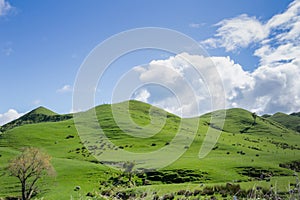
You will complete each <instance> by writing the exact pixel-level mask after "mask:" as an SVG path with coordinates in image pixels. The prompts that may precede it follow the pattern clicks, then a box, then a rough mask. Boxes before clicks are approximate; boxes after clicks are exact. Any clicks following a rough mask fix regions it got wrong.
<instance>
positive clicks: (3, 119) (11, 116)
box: [0, 109, 24, 126]
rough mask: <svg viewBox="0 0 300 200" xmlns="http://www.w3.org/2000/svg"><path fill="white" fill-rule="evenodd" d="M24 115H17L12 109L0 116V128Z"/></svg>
mask: <svg viewBox="0 0 300 200" xmlns="http://www.w3.org/2000/svg"><path fill="white" fill-rule="evenodd" d="M23 114H24V113H18V112H17V111H16V110H14V109H9V110H8V111H7V112H6V113H3V114H0V126H2V125H4V124H6V123H8V122H10V121H12V120H15V119H17V118H19V117H21V116H22V115H23Z"/></svg>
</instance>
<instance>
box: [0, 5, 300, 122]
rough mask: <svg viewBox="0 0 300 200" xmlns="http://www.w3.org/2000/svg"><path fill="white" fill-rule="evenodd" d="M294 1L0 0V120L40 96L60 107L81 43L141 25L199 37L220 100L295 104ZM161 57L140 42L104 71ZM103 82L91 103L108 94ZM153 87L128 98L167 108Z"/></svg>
mask: <svg viewBox="0 0 300 200" xmlns="http://www.w3.org/2000/svg"><path fill="white" fill-rule="evenodd" d="M299 7H300V6H299V1H287V0H264V1H261V0H252V1H240V0H224V1H219V0H212V1H198V0H195V1H193V0H190V1H171V0H166V1H158V0H154V1H138V0H131V1H96V0H91V1H84V0H78V1H71V0H63V1H55V0H43V1H38V0H35V1H33V0H28V1H19V0H0V70H1V79H0V85H1V87H0V89H1V90H0V91H1V98H0V105H1V106H0V125H1V124H3V123H5V122H7V121H9V120H12V119H14V118H16V117H18V116H20V115H21V114H22V113H25V112H28V111H30V110H32V109H33V108H35V107H37V106H40V105H43V106H46V107H48V108H50V109H52V110H54V111H56V112H59V113H68V112H70V111H71V110H72V88H73V85H74V82H75V79H76V74H77V72H78V70H79V67H80V65H81V64H82V62H83V60H84V58H85V57H86V56H87V55H88V54H89V52H90V51H91V50H92V49H93V48H94V47H95V46H96V45H98V44H99V43H100V42H102V41H104V40H105V39H107V38H108V37H110V36H112V35H114V34H118V33H119V32H122V31H126V30H129V29H133V28H141V27H162V28H169V29H174V30H176V31H179V32H182V33H184V34H186V35H188V36H189V37H191V38H193V39H194V40H196V41H198V42H199V44H201V45H203V46H204V47H205V48H206V50H207V52H208V53H209V55H210V56H211V57H212V60H213V61H214V62H215V63H218V64H217V65H219V66H218V69H220V70H221V71H223V72H222V73H223V75H224V80H225V79H226V81H227V82H228V83H229V84H227V85H225V88H226V94H227V97H226V98H227V105H228V106H227V107H244V108H246V109H249V110H253V111H256V112H259V113H274V112H277V111H282V112H292V111H299V110H300V100H299V101H298V95H299V98H300V94H299V92H298V91H299V89H300V88H299V87H298V84H295V82H293V81H295V80H297V75H299V68H300V64H299V61H298V60H297V59H299V57H298V58H297V56H298V55H300V53H299V51H300V50H299V48H297V47H298V46H299V43H300V42H299V40H300V39H299V38H300V37H299V33H298V32H300V28H299V26H300V23H299V22H300V19H299V13H300V11H299V10H300V9H299ZM297 30H299V31H298V32H297ZM288 35H291V36H290V37H284V36H288ZM267 47H268V48H267ZM283 49H288V50H289V52H287V50H283ZM278 55H283V58H280V60H276V58H278ZM288 55H292V56H288ZM170 59H171V58H168V57H162V56H161V52H147V51H145V52H143V53H137V54H136V55H132V56H130V55H129V56H128V57H127V58H123V59H120V60H119V61H118V62H116V63H115V66H116V67H115V68H114V69H113V70H112V71H111V73H112V74H119V75H122V73H123V72H124V71H126V70H128V69H130V68H132V67H135V66H139V65H145V64H147V63H148V64H149V63H150V62H151V61H152V60H160V61H161V62H166V63H167V64H168V60H170ZM175 59H176V57H175ZM167 64H166V65H167ZM118 67H119V68H118ZM171 67H174V66H171ZM222 73H221V76H222ZM228 74H230V75H228ZM278 74H279V75H280V76H279V75H278ZM225 75H226V76H225ZM108 77H109V75H108ZM266 77H267V78H266ZM117 78H118V77H117V76H116V79H117ZM273 86H274V87H273ZM266 88H268V89H266ZM270 88H271V89H270ZM274 88H276V90H275V89H274ZM287 88H288V89H287ZM110 89H111V88H110V87H108V88H107V91H103V93H101V94H100V95H98V99H97V102H99V103H101V102H109V101H110V95H109V93H110V92H109V90H110ZM150 90H151V91H150ZM154 90H155V89H153V88H152V89H149V88H148V89H147V88H146V89H142V90H140V91H137V94H136V98H137V99H140V100H143V101H146V102H149V103H153V104H156V105H158V106H161V107H163V108H166V109H168V110H169V111H171V112H174V113H177V111H176V110H172V108H170V106H168V99H170V98H168V99H166V97H161V99H159V97H160V96H155V95H158V94H159V91H154ZM273 90H274V91H273ZM138 92H140V93H141V94H144V95H146V96H143V97H141V96H140V95H139V94H138ZM160 95H161V94H160ZM183 95H184V94H183ZM162 96H163V95H162ZM150 97H151V98H150ZM170 102H172V101H170ZM170 102H169V103H170ZM267 104H268V105H267ZM191 109H193V108H192V107H191ZM190 114H191V113H190ZM187 115H189V113H188V114H187Z"/></svg>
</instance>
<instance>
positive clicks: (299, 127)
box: [267, 112, 300, 133]
mask: <svg viewBox="0 0 300 200" xmlns="http://www.w3.org/2000/svg"><path fill="white" fill-rule="evenodd" d="M267 118H268V119H271V120H273V121H275V122H278V123H280V124H282V125H284V126H285V127H287V128H289V129H292V130H294V131H297V132H299V133H300V113H292V114H290V115H288V114H285V113H280V112H278V113H275V114H274V115H269V116H267Z"/></svg>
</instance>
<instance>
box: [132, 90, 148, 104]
mask: <svg viewBox="0 0 300 200" xmlns="http://www.w3.org/2000/svg"><path fill="white" fill-rule="evenodd" d="M150 96H151V94H150V93H149V92H148V90H146V89H142V90H141V91H138V92H137V93H136V94H135V95H134V99H135V100H138V101H143V102H145V103H148V99H149V97H150Z"/></svg>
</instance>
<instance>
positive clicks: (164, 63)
mask: <svg viewBox="0 0 300 200" xmlns="http://www.w3.org/2000/svg"><path fill="white" fill-rule="evenodd" d="M213 69H214V64H213V62H212V61H211V59H210V58H208V57H204V56H197V55H189V54H187V53H182V54H178V55H176V56H171V57H170V58H168V59H166V60H154V61H152V62H150V63H149V64H148V65H146V66H139V67H136V68H135V69H134V70H135V72H137V74H138V76H139V80H140V81H141V82H142V83H152V84H155V85H156V87H153V86H152V87H150V86H146V89H147V92H146V91H145V90H141V92H140V93H139V94H140V95H139V98H140V99H142V98H141V96H142V97H147V99H146V100H147V102H149V103H151V104H154V105H156V106H159V107H162V108H164V109H166V110H168V111H170V112H172V113H175V114H177V115H180V116H184V117H191V116H195V115H198V114H199V113H204V112H208V111H210V110H212V107H215V108H216V107H222V106H224V105H218V103H219V102H222V101H221V100H220V101H216V102H218V103H214V102H213V100H212V98H211V94H213V95H214V99H218V98H222V95H221V97H218V95H217V94H220V93H222V91H223V90H222V87H219V86H221V85H222V82H221V79H220V78H218V77H219V75H218V72H217V71H214V70H213ZM220 91H221V92H220ZM223 98H224V95H223ZM136 99H137V98H136ZM144 99H145V98H144Z"/></svg>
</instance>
